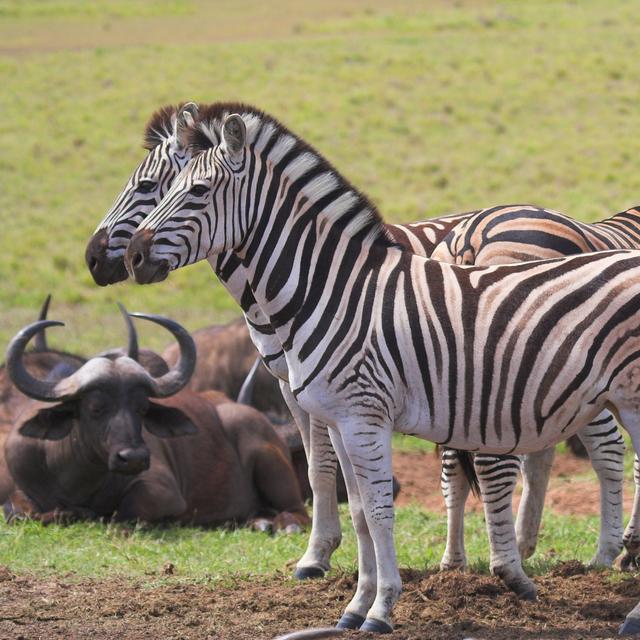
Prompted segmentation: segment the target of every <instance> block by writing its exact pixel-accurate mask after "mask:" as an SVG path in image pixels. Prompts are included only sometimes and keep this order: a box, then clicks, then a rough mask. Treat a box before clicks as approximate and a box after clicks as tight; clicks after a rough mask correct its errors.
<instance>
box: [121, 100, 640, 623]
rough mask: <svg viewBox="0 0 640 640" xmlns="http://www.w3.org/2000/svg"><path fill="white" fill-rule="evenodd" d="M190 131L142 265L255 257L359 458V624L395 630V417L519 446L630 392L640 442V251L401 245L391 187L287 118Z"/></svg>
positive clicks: (530, 445)
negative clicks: (378, 198)
mask: <svg viewBox="0 0 640 640" xmlns="http://www.w3.org/2000/svg"><path fill="white" fill-rule="evenodd" d="M188 136H189V144H190V146H191V149H192V151H193V153H194V154H195V155H194V158H193V159H192V160H191V162H190V163H189V165H188V166H187V168H186V169H185V170H183V172H182V173H181V174H180V175H179V176H178V177H177V178H176V180H175V181H174V183H173V185H172V187H171V188H170V189H169V192H168V193H167V195H166V196H165V198H164V199H163V200H162V201H161V202H160V204H159V205H158V207H157V208H156V209H155V210H154V211H153V213H152V214H150V215H149V216H148V217H147V218H146V219H145V220H144V221H143V222H142V223H141V224H140V226H139V227H138V230H137V231H136V233H135V234H134V235H133V237H132V239H131V241H130V243H129V246H128V248H127V251H126V254H125V264H126V266H127V270H128V271H129V273H130V274H131V275H133V276H134V277H135V279H136V281H137V282H139V283H142V284H145V283H151V282H160V281H162V280H164V279H165V278H166V277H167V276H168V275H169V273H170V271H172V270H175V269H178V268H181V267H183V266H186V265H188V264H192V263H195V262H197V261H199V260H203V259H207V258H209V259H211V257H212V256H215V255H218V254H221V253H224V252H228V251H234V252H235V253H236V255H237V256H238V257H239V259H240V260H241V261H242V264H243V266H244V269H245V273H246V277H247V281H248V282H249V284H250V288H251V292H252V294H253V296H254V298H255V300H256V302H257V304H258V305H259V307H260V309H261V310H262V312H264V313H265V314H266V316H267V318H268V319H269V323H270V325H271V327H272V328H273V330H274V331H275V334H276V336H277V337H278V339H279V341H280V344H281V345H282V347H283V349H284V353H285V358H286V364H287V368H288V378H289V384H290V386H291V390H292V393H293V394H294V396H295V397H296V399H297V401H298V403H299V404H300V406H301V407H302V408H303V409H304V410H305V411H307V412H308V413H309V414H311V415H313V416H314V417H315V418H316V419H319V420H321V421H322V422H324V423H326V424H327V425H329V426H330V427H331V429H330V435H331V440H332V443H333V445H334V448H335V450H336V453H337V455H338V458H339V460H340V464H341V465H342V467H343V469H348V468H349V467H350V468H351V469H352V472H353V473H352V474H345V476H346V478H348V480H347V488H348V491H349V505H350V509H351V514H352V519H353V522H354V528H355V530H356V533H357V538H358V564H359V571H358V586H357V589H356V593H355V595H354V597H353V599H352V600H351V601H350V602H349V604H348V605H347V607H346V610H345V613H344V615H343V618H342V619H341V621H340V622H339V623H338V624H339V626H340V627H343V628H345V627H346V628H352V627H360V628H361V629H362V630H367V631H376V632H389V631H391V630H392V627H391V621H390V616H391V612H392V609H393V606H394V604H395V602H396V601H397V599H398V597H399V595H400V591H401V580H400V575H399V572H398V567H397V561H396V555H395V548H394V544H393V521H394V508H393V500H392V465H391V434H392V431H393V430H394V429H395V430H397V431H400V432H402V433H407V434H412V435H416V436H418V437H422V438H426V439H429V440H432V441H434V442H437V443H439V444H443V445H446V446H449V447H452V448H457V449H464V450H470V451H481V452H484V453H490V454H509V455H512V454H520V453H528V452H532V451H539V450H541V449H544V448H546V447H549V446H551V445H553V444H555V443H556V442H558V441H559V440H561V439H562V438H564V437H566V436H568V435H571V434H573V433H575V432H576V431H577V430H578V429H580V428H582V427H584V426H586V425H587V424H588V423H589V422H590V421H592V420H594V419H595V418H596V416H598V415H599V414H600V413H601V412H602V411H603V410H604V409H605V408H610V409H612V410H614V411H615V413H616V415H617V416H619V418H620V423H621V424H622V426H624V427H625V428H626V429H627V430H628V432H629V433H630V435H631V439H632V442H633V445H634V449H635V450H636V451H638V450H640V415H639V412H638V410H639V409H640V396H639V395H638V385H639V384H640V314H639V313H638V312H639V311H640V254H638V253H637V252H630V251H610V252H609V251H607V252H601V253H592V254H585V255H579V256H573V257H569V258H562V259H556V260H547V261H539V262H530V263H521V264H516V265H501V266H494V267H460V266H457V265H449V264H446V263H441V262H438V261H436V260H431V259H428V258H423V257H421V256H417V255H416V254H415V253H413V252H411V251H408V250H406V249H405V248H403V247H400V246H398V245H397V244H396V243H395V242H393V241H392V239H391V238H390V237H389V234H388V233H387V231H386V229H385V227H384V223H383V221H382V219H381V218H380V216H379V214H378V212H377V210H376V209H375V207H374V206H373V204H372V203H371V202H370V201H369V200H368V199H367V198H366V197H365V196H364V195H363V194H362V193H360V192H358V191H357V190H356V189H355V188H354V187H352V186H351V185H350V184H349V183H348V182H347V181H346V180H345V179H344V178H343V177H342V176H341V175H340V174H339V173H338V172H337V171H336V170H335V169H334V168H333V167H332V166H331V165H330V164H329V163H328V162H327V161H326V160H325V159H324V158H323V157H322V156H321V155H320V154H319V153H317V152H316V151H315V150H314V149H313V148H312V147H311V146H309V145H308V144H307V143H306V142H304V141H303V140H302V139H300V138H298V137H297V136H295V135H294V134H293V133H291V132H290V131H288V130H287V129H286V128H285V127H284V126H283V125H282V124H280V123H279V122H278V121H277V120H275V119H274V118H272V117H271V116H269V115H267V114H265V113H263V112H261V111H259V110H257V109H254V108H252V107H248V106H244V105H238V104H226V105H225V104H219V105H216V106H215V107H213V108H212V109H211V110H210V111H209V112H208V113H207V114H206V115H205V116H203V115H201V121H200V123H199V124H198V126H197V127H196V128H194V129H191V130H190V131H189V134H188ZM354 480H355V481H354ZM630 621H631V622H633V619H630Z"/></svg>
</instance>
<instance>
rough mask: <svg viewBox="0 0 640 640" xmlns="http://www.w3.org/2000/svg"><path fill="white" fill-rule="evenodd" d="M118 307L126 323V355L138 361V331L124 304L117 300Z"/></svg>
mask: <svg viewBox="0 0 640 640" xmlns="http://www.w3.org/2000/svg"><path fill="white" fill-rule="evenodd" d="M118 307H119V308H120V313H121V314H122V317H123V318H124V322H125V324H126V325H127V336H128V341H127V356H129V358H131V359H132V360H135V361H136V362H138V360H139V358H140V350H139V348H138V332H137V331H136V327H135V325H134V324H133V320H132V319H131V316H130V315H129V313H128V312H127V310H126V308H125V306H124V305H123V304H122V303H121V302H118Z"/></svg>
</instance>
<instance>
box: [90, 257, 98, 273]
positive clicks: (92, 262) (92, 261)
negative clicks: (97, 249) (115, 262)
mask: <svg viewBox="0 0 640 640" xmlns="http://www.w3.org/2000/svg"><path fill="white" fill-rule="evenodd" d="M97 266H98V258H96V257H93V256H92V257H91V258H89V269H90V271H95V270H96V268H97Z"/></svg>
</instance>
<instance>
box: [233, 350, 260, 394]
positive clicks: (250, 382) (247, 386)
mask: <svg viewBox="0 0 640 640" xmlns="http://www.w3.org/2000/svg"><path fill="white" fill-rule="evenodd" d="M261 362H262V358H260V356H258V357H257V358H256V361H255V362H254V363H253V366H252V367H251V369H250V371H249V373H248V374H247V377H246V378H245V380H244V382H243V383H242V386H241V387H240V392H239V393H238V399H237V400H236V402H237V403H239V404H248V405H251V402H252V400H253V389H254V387H255V386H256V379H257V377H258V369H259V368H260V363H261Z"/></svg>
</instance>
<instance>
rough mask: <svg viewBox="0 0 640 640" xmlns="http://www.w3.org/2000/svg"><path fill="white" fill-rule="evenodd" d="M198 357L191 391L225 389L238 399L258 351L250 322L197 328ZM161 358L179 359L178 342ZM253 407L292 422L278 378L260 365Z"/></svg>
mask: <svg viewBox="0 0 640 640" xmlns="http://www.w3.org/2000/svg"><path fill="white" fill-rule="evenodd" d="M191 335H192V337H193V340H194V342H195V343H196V350H197V352H198V360H197V362H196V368H195V371H194V373H193V376H192V377H191V380H190V381H189V383H188V384H187V389H191V391H209V390H211V389H213V390H216V391H222V393H224V394H226V395H227V396H229V397H230V398H237V397H238V394H239V393H240V389H241V387H242V385H243V383H244V381H245V379H246V377H247V375H248V374H249V371H250V369H251V367H252V366H253V364H254V362H255V360H256V358H257V357H258V352H257V350H256V348H255V347H254V345H253V342H251V338H250V337H249V329H248V328H247V323H246V322H245V321H244V320H243V319H239V320H234V321H233V322H230V323H229V324H226V325H213V326H211V327H205V328H203V329H199V330H198V331H194V332H193V333H192V334H191ZM162 358H163V359H164V360H165V362H167V363H169V364H170V365H172V364H174V363H175V362H177V360H178V349H177V347H176V345H175V344H172V345H170V346H168V347H167V348H166V349H165V350H164V351H163V353H162ZM251 406H253V407H255V408H256V409H258V410H259V411H262V412H263V413H266V414H267V415H269V416H270V417H272V419H273V420H274V421H275V422H276V423H280V422H289V421H290V420H291V419H292V418H291V414H290V413H289V409H287V405H286V403H285V401H284V399H283V397H282V394H281V393H280V386H279V384H278V381H277V380H276V379H275V378H274V377H273V376H272V375H271V374H270V373H269V372H268V371H267V369H266V368H265V367H264V366H263V365H262V364H260V366H259V367H258V369H257V370H256V372H255V379H254V389H253V397H252V400H251Z"/></svg>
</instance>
